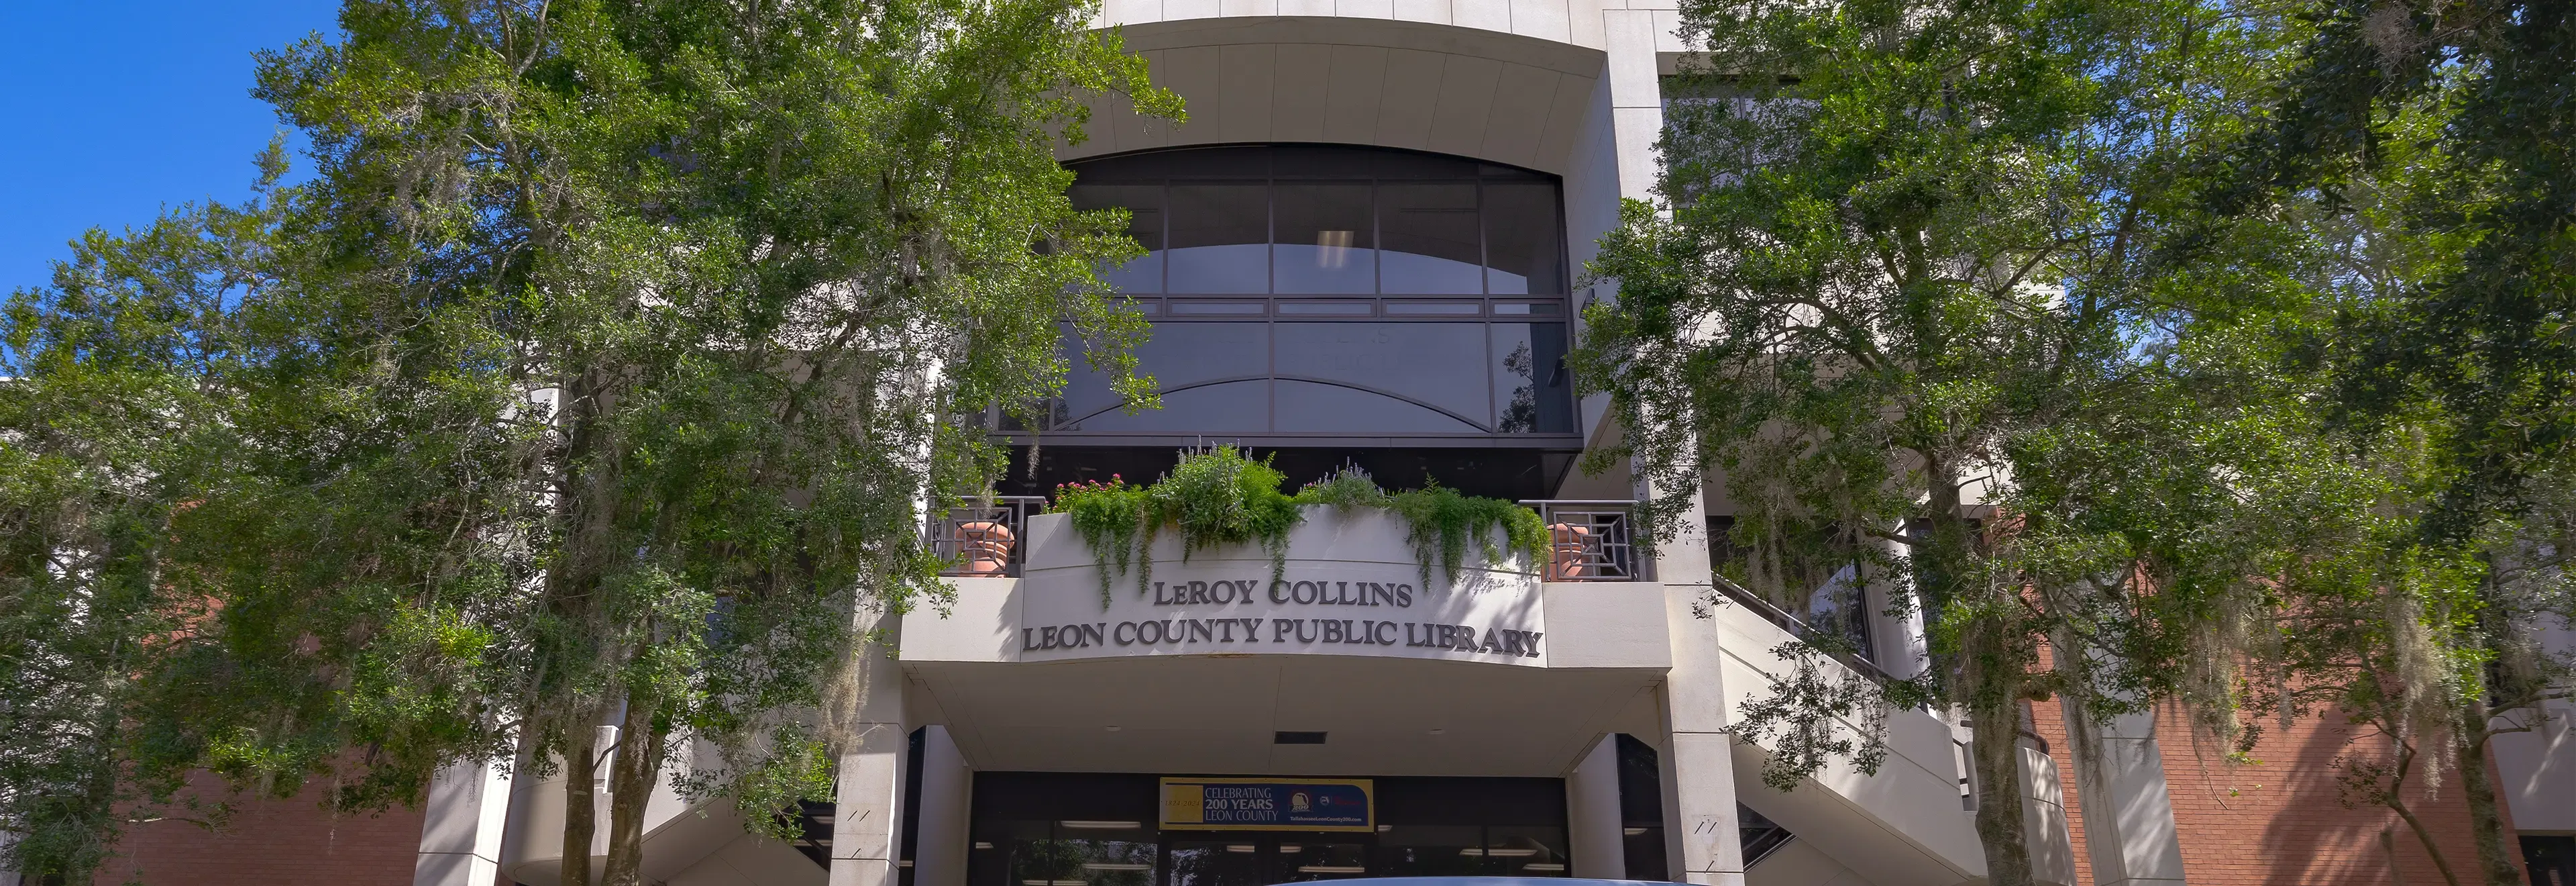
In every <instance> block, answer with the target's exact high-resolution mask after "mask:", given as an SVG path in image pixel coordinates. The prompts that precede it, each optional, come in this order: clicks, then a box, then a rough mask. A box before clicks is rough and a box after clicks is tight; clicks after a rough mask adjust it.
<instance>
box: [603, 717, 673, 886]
mask: <svg viewBox="0 0 2576 886" xmlns="http://www.w3.org/2000/svg"><path fill="white" fill-rule="evenodd" d="M660 710H661V706H660V705H657V704H654V703H653V701H652V700H650V699H643V698H629V699H628V700H627V702H626V719H625V722H624V723H623V724H621V725H620V727H619V729H618V732H617V762H616V763H614V764H612V765H610V767H609V771H608V791H609V794H608V866H607V871H606V873H605V874H603V875H601V877H600V878H599V879H600V883H601V886H643V883H644V811H645V807H646V806H648V805H650V804H651V803H652V801H653V787H654V777H655V776H657V775H659V774H660V773H661V771H662V748H663V744H664V737H663V735H662V733H661V731H660V730H658V729H655V728H654V726H653V720H654V715H655V714H657V713H659V712H660Z"/></svg>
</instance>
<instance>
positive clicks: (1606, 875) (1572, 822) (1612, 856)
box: [1565, 735, 1628, 880]
mask: <svg viewBox="0 0 2576 886" xmlns="http://www.w3.org/2000/svg"><path fill="white" fill-rule="evenodd" d="M1618 739H1619V737H1618V736H1615V735H1605V736H1602V737H1601V740H1600V741H1598V742H1594V743H1593V744H1592V751H1591V752H1590V753H1587V754H1584V755H1583V759H1582V760H1581V761H1579V762H1577V763H1575V764H1574V771H1573V772H1570V773H1567V774H1566V779H1565V818H1566V837H1567V840H1568V842H1570V843H1571V844H1572V845H1571V846H1570V847H1568V848H1570V849H1571V850H1573V854H1574V875H1575V876H1577V877H1589V878H1593V879H1600V880H1625V879H1628V855H1627V847H1626V845H1625V844H1624V841H1623V840H1622V839H1621V837H1620V828H1621V827H1622V826H1623V825H1624V824H1626V822H1625V821H1623V820H1622V818H1621V816H1620V814H1619V740H1618Z"/></svg>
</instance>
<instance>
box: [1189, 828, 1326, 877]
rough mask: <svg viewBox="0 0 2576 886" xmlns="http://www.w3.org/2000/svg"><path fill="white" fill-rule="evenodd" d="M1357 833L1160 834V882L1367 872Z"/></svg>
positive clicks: (1321, 875)
mask: <svg viewBox="0 0 2576 886" xmlns="http://www.w3.org/2000/svg"><path fill="white" fill-rule="evenodd" d="M1370 842H1371V841H1369V840H1368V839H1367V835H1359V834H1296V833H1277V834H1272V833H1239V834H1192V833H1189V832H1186V831H1172V832H1168V833H1166V834H1165V836H1164V842H1163V870H1165V871H1167V872H1168V873H1167V874H1166V875H1165V878H1164V882H1163V883H1162V884H1161V886H1263V884H1267V883H1294V882H1303V881H1307V880H1339V879H1345V878H1349V877H1366V876H1370V875H1371V874H1372V873H1373V872H1372V871H1370V869H1369V855H1370V852H1369V850H1370V848H1371V847H1370V845H1369V843H1370Z"/></svg>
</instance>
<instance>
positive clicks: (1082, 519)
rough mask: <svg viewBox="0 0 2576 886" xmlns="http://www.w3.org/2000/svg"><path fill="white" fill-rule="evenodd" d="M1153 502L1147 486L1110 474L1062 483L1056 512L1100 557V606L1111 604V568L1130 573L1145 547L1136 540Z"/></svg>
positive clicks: (1142, 575)
mask: <svg viewBox="0 0 2576 886" xmlns="http://www.w3.org/2000/svg"><path fill="white" fill-rule="evenodd" d="M1152 501H1153V498H1152V497H1151V496H1150V495H1148V494H1147V493H1146V491H1145V488H1144V487H1139V486H1131V485H1129V484H1128V483H1127V481H1126V480H1125V479H1124V478H1121V477H1119V476H1118V475H1114V474H1113V475H1110V476H1109V479H1108V480H1106V481H1087V482H1083V483H1069V484H1058V485H1057V486H1056V488H1055V508H1054V510H1055V513H1057V514H1062V515H1064V516H1065V520H1066V521H1067V522H1069V523H1071V524H1073V531H1074V533H1075V534H1076V535H1079V536H1081V537H1082V544H1083V545H1084V546H1085V547H1088V548H1090V549H1091V551H1092V553H1093V554H1095V555H1098V556H1099V558H1100V605H1101V606H1102V607H1107V606H1108V605H1109V575H1110V573H1109V567H1110V565H1111V563H1112V561H1115V562H1116V564H1117V567H1118V572H1121V573H1124V572H1127V570H1128V567H1129V566H1130V565H1131V564H1133V563H1134V562H1135V559H1136V556H1137V553H1138V551H1139V550H1140V549H1142V548H1143V546H1141V545H1138V544H1136V537H1137V536H1138V535H1140V534H1142V533H1143V532H1144V527H1145V525H1146V520H1145V515H1146V514H1147V513H1148V511H1149V510H1150V509H1149V508H1148V507H1147V506H1148V505H1149V504H1150V503H1151V502H1152ZM1152 569H1153V566H1152V562H1151V559H1150V558H1149V559H1148V561H1147V565H1146V571H1145V572H1144V573H1139V574H1138V576H1137V579H1136V581H1137V583H1138V586H1139V587H1142V586H1143V583H1144V582H1145V580H1146V576H1147V575H1149V574H1150V573H1151V572H1152Z"/></svg>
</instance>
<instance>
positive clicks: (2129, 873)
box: [2059, 696, 2183, 886]
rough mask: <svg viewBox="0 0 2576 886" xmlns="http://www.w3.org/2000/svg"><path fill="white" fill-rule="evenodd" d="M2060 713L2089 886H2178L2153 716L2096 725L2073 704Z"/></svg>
mask: <svg viewBox="0 0 2576 886" xmlns="http://www.w3.org/2000/svg"><path fill="white" fill-rule="evenodd" d="M2059 705H2060V706H2061V707H2062V708H2063V710H2064V711H2065V712H2066V731H2067V739H2068V741H2067V744H2068V745H2070V746H2071V747H2069V748H2068V749H2067V752H2068V753H2069V754H2071V755H2073V759H2074V761H2075V793H2076V798H2077V802H2078V804H2079V805H2080V808H2082V809H2083V811H2084V846H2085V854H2086V855H2089V856H2091V858H2090V862H2091V863H2092V866H2093V882H2094V883H2095V884H2096V886H2182V884H2183V875H2182V843H2181V841H2180V839H2179V837H2178V835H2177V833H2176V831H2175V829H2174V817H2173V800H2172V797H2171V796H2170V795H2168V794H2167V793H2166V787H2165V762H2164V752H2163V749H2161V748H2159V747H2157V745H2156V715H2155V713H2154V712H2152V711H2150V712H2146V713H2141V714H2130V715H2126V716H2122V717H2116V718H2112V719H2111V720H2110V721H2109V722H2095V721H2094V720H2093V718H2091V717H2090V716H2088V715H2087V714H2086V713H2085V711H2084V706H2083V705H2082V704H2081V703H2078V702H2077V701H2075V700H2074V699H2071V698H2067V697H2065V696H2060V697H2059ZM2097 749H2098V750H2097Z"/></svg>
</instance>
